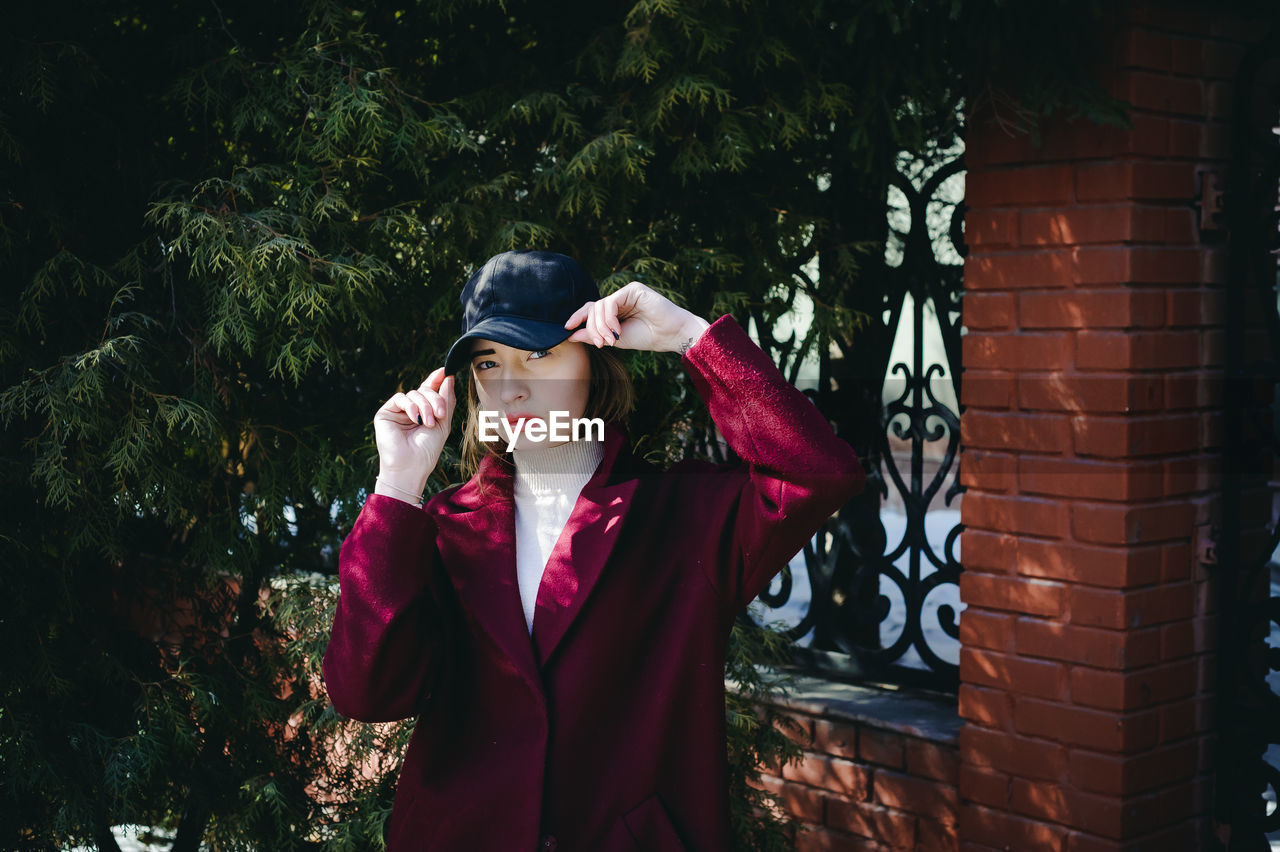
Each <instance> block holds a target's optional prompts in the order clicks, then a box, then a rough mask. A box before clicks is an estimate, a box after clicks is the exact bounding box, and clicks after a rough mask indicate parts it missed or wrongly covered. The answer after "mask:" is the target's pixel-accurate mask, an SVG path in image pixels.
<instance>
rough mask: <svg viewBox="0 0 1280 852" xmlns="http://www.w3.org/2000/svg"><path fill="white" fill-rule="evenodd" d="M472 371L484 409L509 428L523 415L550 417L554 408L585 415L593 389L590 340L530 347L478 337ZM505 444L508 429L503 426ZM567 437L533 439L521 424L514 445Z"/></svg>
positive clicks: (551, 443)
mask: <svg viewBox="0 0 1280 852" xmlns="http://www.w3.org/2000/svg"><path fill="white" fill-rule="evenodd" d="M471 372H472V378H473V379H474V381H475V387H476V396H478V397H479V399H480V410H481V411H496V412H498V419H499V420H506V421H507V422H508V423H510V425H511V430H512V431H513V432H514V431H515V430H516V421H517V420H519V419H520V418H521V417H522V416H523V417H524V419H525V425H526V426H527V425H528V422H529V420H530V419H531V418H537V419H540V420H542V421H543V422H548V421H549V418H550V416H551V412H553V411H567V412H568V415H560V417H561V418H565V417H566V416H567V418H568V419H569V420H572V419H573V418H578V417H582V416H584V414H585V413H586V410H587V394H588V392H589V390H590V379H591V363H590V361H589V360H588V356H587V350H586V345H585V344H582V343H579V342H577V341H573V342H570V341H567V340H566V341H565V342H564V343H561V344H560V345H558V346H556V347H554V348H551V349H541V350H538V351H536V352H531V351H529V350H527V349H516V348H515V347H512V346H507V345H506V344H505V343H498V342H497V341H494V340H486V339H484V338H477V339H476V340H475V342H474V343H473V344H472V346H471ZM499 433H500V434H501V435H502V437H503V441H502V442H503V445H504V446H505V445H506V436H507V433H506V432H505V431H503V430H502V428H501V426H499ZM564 443H567V442H566V441H553V440H542V441H530V440H529V438H528V437H527V436H526V435H525V434H524V431H523V429H522V430H521V431H520V434H519V437H518V438H517V439H516V443H515V447H514V449H517V450H528V449H537V448H539V447H555V446H559V445H560V444H564Z"/></svg>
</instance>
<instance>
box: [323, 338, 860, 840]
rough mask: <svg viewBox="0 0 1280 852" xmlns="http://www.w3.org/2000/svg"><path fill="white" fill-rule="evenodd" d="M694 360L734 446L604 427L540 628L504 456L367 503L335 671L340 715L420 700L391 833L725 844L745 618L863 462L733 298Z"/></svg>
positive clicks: (344, 596) (349, 568)
mask: <svg viewBox="0 0 1280 852" xmlns="http://www.w3.org/2000/svg"><path fill="white" fill-rule="evenodd" d="M681 363H682V364H683V365H684V367H685V369H686V370H687V371H688V373H689V376H690V378H691V379H692V381H693V385H694V387H695V388H696V389H697V391H698V393H699V395H700V396H701V397H702V399H703V401H704V402H705V403H706V405H707V408H708V410H709V411H710V414H711V417H712V419H713V420H714V421H715V424H716V426H717V427H718V428H719V430H720V432H721V434H722V435H723V436H724V438H725V440H726V441H727V442H728V443H729V446H731V447H732V448H733V449H734V451H735V452H736V453H737V454H738V455H739V456H740V457H741V459H742V463H740V464H737V465H713V464H710V463H707V462H701V461H685V462H680V463H678V464H676V465H674V466H673V467H672V468H671V469H670V470H668V471H666V472H662V471H660V470H658V469H656V468H655V467H653V466H652V465H650V464H648V463H647V462H644V461H642V460H640V459H638V458H636V457H634V456H633V455H632V454H631V452H630V450H629V446H628V442H627V438H626V435H625V433H624V432H623V431H622V430H621V429H619V428H617V427H615V426H610V427H608V428H607V429H606V435H605V450H604V459H603V461H602V462H601V464H600V467H599V468H598V469H597V470H596V473H595V475H594V476H593V477H592V478H591V479H590V481H588V482H587V484H586V485H585V486H584V487H583V489H582V493H581V496H579V498H578V501H577V503H576V505H575V506H574V508H573V512H572V514H571V515H570V517H569V521H568V523H567V525H566V527H565V529H564V532H563V533H562V534H561V537H560V539H559V541H558V543H557V544H556V546H555V549H554V550H553V551H552V554H551V557H550V559H549V560H548V563H547V566H546V570H545V572H544V574H543V578H542V585H541V587H540V588H539V590H538V597H537V605H536V609H535V613H534V619H533V635H532V637H530V635H529V630H528V627H527V626H526V623H525V620H524V615H523V610H522V608H521V603H520V593H519V589H518V587H517V585H516V563H515V504H514V502H513V499H512V487H513V477H512V474H511V472H510V470H509V468H506V466H504V465H500V464H496V463H495V462H496V460H495V459H493V458H487V459H486V460H485V461H484V462H483V463H482V473H486V474H487V475H489V476H490V477H492V479H491V482H492V488H491V489H490V491H489V492H488V493H487V494H486V495H483V496H482V495H481V494H480V493H479V491H478V489H477V485H476V480H475V479H472V480H471V481H469V482H466V483H464V484H462V485H460V486H455V487H453V488H450V489H448V490H445V491H442V492H440V493H439V494H436V495H435V496H434V497H432V498H431V500H430V501H429V502H428V503H427V504H426V506H425V507H418V506H414V505H411V504H409V503H405V502H402V501H400V500H396V499H393V498H389V497H383V496H380V495H371V496H370V497H369V498H368V500H367V501H366V502H365V505H364V508H363V510H362V511H361V513H360V516H359V518H358V519H357V520H356V523H355V526H354V528H353V529H352V530H351V534H350V535H349V536H348V537H347V539H346V541H345V542H344V543H343V545H342V551H341V556H340V561H339V575H340V583H341V598H340V600H339V603H338V609H337V614H336V615H335V617H334V622H333V632H332V635H331V638H330V642H329V647H328V650H327V651H326V652H325V657H324V669H323V670H324V679H325V683H326V685H327V688H328V690H329V695H330V697H331V698H332V700H333V705H334V707H335V708H336V709H337V711H338V712H339V713H342V714H343V715H346V716H349V717H352V718H354V719H360V720H364V721H370V722H373V721H389V720H393V719H403V718H407V717H411V716H417V717H418V721H417V724H416V726H415V728H414V732H413V738H412V740H411V742H410V745H409V750H408V752H407V754H406V756H405V760H404V765H403V768H402V770H401V773H400V781H399V785H398V787H397V789H396V796H395V804H394V806H393V809H392V813H391V820H390V826H389V834H388V848H389V849H390V850H391V852H409V850H423V849H429V850H469V852H472V851H479V850H494V852H512V850H524V852H534V850H552V849H556V848H559V849H560V850H562V852H615V850H617V851H618V852H621V850H637V849H642V850H660V852H666V850H681V849H688V850H725V849H728V848H729V845H730V837H731V834H730V825H729V800H728V789H727V784H728V760H727V757H726V748H725V702H724V688H725V687H724V665H725V646H726V643H727V641H728V637H729V631H730V628H731V627H732V624H733V621H734V618H735V617H736V616H737V614H738V613H739V612H740V611H741V610H742V609H743V608H744V607H746V606H747V604H748V603H750V602H751V600H752V599H754V598H755V597H756V596H757V595H759V594H760V593H761V592H763V591H764V590H765V589H766V588H767V587H768V585H769V582H770V580H771V579H772V578H773V576H774V575H775V574H777V573H778V572H779V571H780V570H781V569H782V567H783V565H784V564H785V563H786V562H787V561H788V560H789V559H790V558H791V557H792V556H793V555H795V553H796V552H797V551H799V550H800V548H801V547H803V546H804V543H805V542H806V541H807V540H808V539H810V538H811V537H812V536H813V535H814V533H815V532H816V531H817V529H818V527H819V526H820V525H821V524H822V522H823V521H824V520H826V518H828V517H829V516H830V515H831V514H832V513H833V512H834V511H835V510H836V509H837V508H839V507H840V506H841V505H842V504H844V503H845V502H846V501H848V500H849V499H850V497H852V496H853V495H854V494H856V493H858V492H859V491H861V490H862V488H863V486H864V482H865V475H864V472H863V469H862V467H861V465H860V464H859V462H858V459H857V457H856V456H855V455H854V453H853V451H852V449H851V448H850V447H849V445H848V444H847V443H845V442H844V441H842V440H840V439H839V438H837V437H836V436H835V434H834V433H833V432H832V430H831V427H830V426H829V425H828V423H827V422H826V420H825V419H824V418H823V417H822V415H821V414H820V413H819V412H818V410H817V408H816V407H815V406H814V405H813V404H812V403H811V402H810V401H809V400H808V399H807V398H806V397H805V396H804V395H803V394H801V393H800V392H799V391H798V390H796V389H795V388H794V387H792V386H791V385H790V384H789V383H788V382H787V381H786V379H785V378H784V377H783V376H782V374H781V373H780V372H779V371H778V369H777V368H776V367H775V366H774V365H773V363H772V362H771V361H770V360H769V358H768V357H767V356H766V355H765V353H764V352H762V351H761V350H760V348H759V347H758V346H756V344H755V343H754V342H753V341H752V340H751V338H749V337H748V336H747V334H746V333H745V332H744V331H743V330H742V327H741V326H739V325H738V323H737V322H736V321H735V320H734V319H733V318H732V317H731V316H728V315H725V316H723V317H721V318H720V319H718V320H717V321H716V322H715V323H714V324H712V326H711V327H710V328H709V329H708V330H707V331H706V332H704V333H703V335H702V337H700V338H699V339H698V341H697V342H696V343H695V344H694V345H693V346H692V347H690V349H689V351H688V352H687V353H686V354H685V355H684V356H683V357H682V359H681Z"/></svg>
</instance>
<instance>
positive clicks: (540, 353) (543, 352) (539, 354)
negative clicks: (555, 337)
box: [529, 349, 551, 361]
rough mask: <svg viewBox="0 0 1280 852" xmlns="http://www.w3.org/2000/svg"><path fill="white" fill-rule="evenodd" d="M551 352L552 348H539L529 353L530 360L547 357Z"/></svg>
mask: <svg viewBox="0 0 1280 852" xmlns="http://www.w3.org/2000/svg"><path fill="white" fill-rule="evenodd" d="M550 354H551V350H550V349H538V350H535V351H533V352H531V353H529V360H530V361H536V360H537V359H539V358H545V357H547V356H548V355H550Z"/></svg>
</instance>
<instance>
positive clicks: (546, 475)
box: [511, 441, 605, 494]
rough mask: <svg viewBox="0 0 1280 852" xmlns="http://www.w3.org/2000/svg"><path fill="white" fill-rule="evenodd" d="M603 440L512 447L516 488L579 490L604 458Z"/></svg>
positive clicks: (540, 491) (538, 491) (522, 490)
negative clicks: (523, 448) (519, 448)
mask: <svg viewBox="0 0 1280 852" xmlns="http://www.w3.org/2000/svg"><path fill="white" fill-rule="evenodd" d="M604 449H605V447H604V442H603V441H568V442H566V443H564V444H560V445H559V446H555V447H541V446H540V447H536V448H531V449H525V450H514V451H512V453H511V458H512V461H513V462H514V463H515V491H516V492H517V493H529V494H552V493H557V492H564V491H570V490H572V491H579V490H581V488H582V486H583V485H585V484H586V482H587V481H588V480H590V479H591V476H592V474H594V473H595V472H596V469H597V468H598V467H599V466H600V461H601V459H603V458H604Z"/></svg>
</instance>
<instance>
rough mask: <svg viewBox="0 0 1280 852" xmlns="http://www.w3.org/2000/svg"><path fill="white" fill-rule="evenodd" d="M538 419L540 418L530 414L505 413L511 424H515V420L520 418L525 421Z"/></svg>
mask: <svg viewBox="0 0 1280 852" xmlns="http://www.w3.org/2000/svg"><path fill="white" fill-rule="evenodd" d="M538 419H540V418H537V417H534V416H533V415H532V414H508V415H507V422H508V423H510V424H511V425H512V426H514V425H516V422H517V421H520V420H523V421H525V422H526V423H527V422H529V421H530V420H538Z"/></svg>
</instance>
